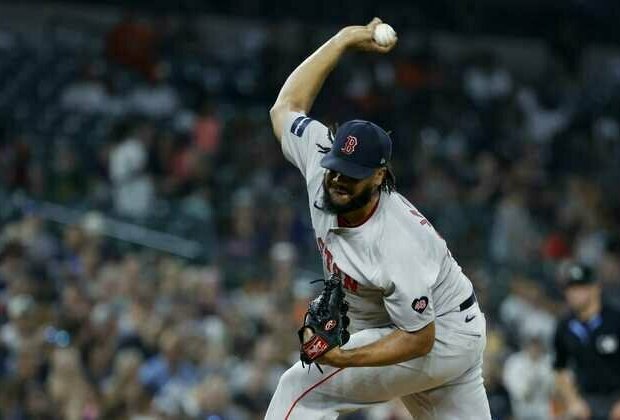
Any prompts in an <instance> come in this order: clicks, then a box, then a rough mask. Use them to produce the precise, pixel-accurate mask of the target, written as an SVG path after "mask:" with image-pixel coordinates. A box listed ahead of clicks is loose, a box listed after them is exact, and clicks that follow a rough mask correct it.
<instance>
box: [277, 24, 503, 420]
mask: <svg viewBox="0 0 620 420" xmlns="http://www.w3.org/2000/svg"><path fill="white" fill-rule="evenodd" d="M379 23H381V21H380V20H379V19H377V18H375V19H374V20H373V21H372V22H371V23H369V24H368V25H366V26H348V27H345V28H343V29H342V30H341V31H340V32H338V33H337V34H336V35H335V36H334V37H333V38H331V39H330V40H329V41H327V42H326V43H325V44H324V45H323V46H321V47H320V48H319V49H318V50H316V51H315V52H314V53H313V54H312V55H311V56H310V57H308V58H307V59H306V60H305V61H304V62H303V63H302V64H301V65H299V66H298V67H297V69H295V71H293V73H292V74H291V75H290V76H289V77H288V79H287V80H286V82H285V83H284V86H283V87H282V89H281V91H280V94H279V96H278V98H277V100H276V102H275V104H274V105H273V107H272V109H271V111H270V115H271V120H272V124H273V129H274V133H275V136H276V137H277V139H278V140H279V141H280V142H281V146H282V151H283V153H284V155H285V157H286V158H287V159H288V160H289V161H290V162H291V163H292V164H294V165H295V166H296V167H297V168H299V170H300V171H301V173H302V175H303V176H304V178H305V180H306V184H307V187H308V196H309V204H310V212H311V218H312V225H313V228H314V231H315V234H316V240H317V243H318V247H319V250H320V252H321V255H322V258H323V262H324V269H325V275H326V278H327V276H328V275H329V274H330V273H334V272H336V273H339V274H340V277H341V278H342V279H343V281H342V283H343V287H344V289H345V292H346V300H347V302H348V304H349V316H350V318H351V325H350V331H351V332H352V335H351V338H350V340H349V341H348V342H347V343H346V345H344V346H342V347H335V348H333V349H332V350H330V351H328V352H327V353H325V354H324V355H323V356H322V357H321V358H320V359H318V362H319V363H320V364H321V365H322V367H323V372H321V371H319V370H318V369H310V370H308V369H307V368H306V369H304V368H303V367H302V364H301V362H298V363H296V364H295V365H294V366H293V367H291V368H290V369H289V370H288V371H286V372H285V373H284V374H283V375H282V377H281V379H280V382H279V384H278V387H277V389H276V391H275V394H274V395H273V398H272V400H271V403H270V405H269V409H268V411H267V415H266V418H267V419H278V420H282V419H313V420H314V419H334V418H337V417H338V415H339V414H341V413H346V412H351V411H354V410H357V409H360V408H363V407H367V406H369V405H371V404H376V403H381V402H385V401H389V400H391V399H395V398H400V399H401V401H402V402H403V403H404V405H405V406H406V407H407V409H408V410H409V412H410V413H411V414H412V416H413V417H414V418H416V419H441V420H448V419H472V420H474V419H475V420H483V419H490V418H491V417H490V411H489V405H488V401H487V397H486V392H485V389H484V386H483V380H482V353H483V350H484V347H485V341H486V329H485V328H486V327H485V318H484V314H483V313H482V312H481V311H480V308H479V306H478V304H477V302H476V297H475V294H474V292H473V287H472V284H471V282H470V281H469V279H468V278H467V277H466V276H465V275H464V274H463V273H462V271H461V268H460V267H459V265H458V264H457V262H456V261H455V260H454V259H453V258H452V255H451V254H450V252H449V250H448V248H447V246H446V242H445V241H444V240H443V239H442V238H441V237H440V236H439V235H438V234H437V232H436V231H435V230H434V229H433V227H432V226H431V224H430V223H429V221H428V220H427V219H426V218H424V216H423V215H422V214H421V213H420V212H419V211H418V210H417V209H416V208H415V207H414V206H413V205H412V204H411V203H409V202H408V201H407V200H406V199H405V198H404V197H403V196H401V195H400V194H398V193H397V192H396V191H395V190H394V177H393V176H392V174H391V172H390V170H389V169H388V166H387V164H388V162H389V161H390V157H391V151H392V143H391V140H390V137H389V136H388V134H387V133H386V132H385V131H384V130H383V129H381V128H380V127H378V126H377V125H375V124H373V123H371V122H368V121H362V120H353V121H348V122H346V123H344V124H342V125H341V126H340V127H339V128H338V130H337V131H336V133H335V134H334V135H331V134H330V132H329V130H328V129H327V127H325V126H324V125H323V124H321V123H320V122H318V121H316V120H313V119H312V118H311V117H308V116H307V113H308V112H309V111H310V108H311V106H312V103H313V102H314V99H315V98H316V96H317V94H318V92H319V90H320V88H321V86H322V85H323V82H324V81H325V79H326V78H327V76H328V75H329V73H330V72H331V70H332V69H333V68H334V66H335V65H336V64H337V63H338V60H339V59H340V57H341V56H342V55H343V54H344V53H345V52H346V51H348V50H363V51H369V52H378V53H386V52H388V51H390V50H391V49H392V48H393V47H394V45H395V43H396V41H394V42H393V43H392V44H390V45H387V46H381V45H379V44H377V43H376V42H375V41H373V31H374V28H375V26H376V25H378V24H379Z"/></svg>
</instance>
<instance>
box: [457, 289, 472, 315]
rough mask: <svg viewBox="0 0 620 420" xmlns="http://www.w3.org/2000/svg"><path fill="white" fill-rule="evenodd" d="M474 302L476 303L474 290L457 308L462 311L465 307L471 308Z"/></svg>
mask: <svg viewBox="0 0 620 420" xmlns="http://www.w3.org/2000/svg"><path fill="white" fill-rule="evenodd" d="M474 303H476V292H471V296H470V297H468V298H467V299H465V300H464V301H463V303H461V304H460V305H459V310H460V311H464V310H465V309H468V308H471V306H472V305H473V304H474Z"/></svg>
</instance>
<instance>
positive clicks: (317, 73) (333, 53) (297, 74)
mask: <svg viewBox="0 0 620 420" xmlns="http://www.w3.org/2000/svg"><path fill="white" fill-rule="evenodd" d="M345 50H346V45H345V43H344V42H343V41H342V40H341V39H340V38H339V37H338V35H336V36H334V37H332V38H331V39H330V40H329V41H327V42H326V43H325V44H323V45H322V46H321V47H320V48H319V49H317V50H316V51H315V52H314V53H313V54H312V55H311V56H310V57H308V58H306V59H305V60H304V61H303V62H302V63H301V64H300V65H299V66H298V67H297V68H296V69H295V70H294V71H293V73H291V75H290V76H289V77H288V79H286V82H285V83H284V85H283V86H282V89H281V90H280V94H279V95H278V98H277V100H276V102H275V104H274V108H276V107H279V106H285V107H287V108H288V109H289V110H292V111H302V112H308V111H309V110H310V108H311V107H312V104H313V103H314V100H315V99H316V97H317V95H318V93H319V91H320V90H321V87H322V86H323V83H325V79H327V76H328V75H329V73H331V71H332V70H333V68H334V67H335V66H336V64H337V63H338V60H339V59H340V57H341V56H342V54H343V53H344V52H345Z"/></svg>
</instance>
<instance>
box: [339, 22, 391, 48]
mask: <svg viewBox="0 0 620 420" xmlns="http://www.w3.org/2000/svg"><path fill="white" fill-rule="evenodd" d="M380 23H382V22H381V19H379V18H377V17H376V18H374V19H373V20H371V21H370V23H369V24H368V25H365V26H347V27H345V28H342V29H341V30H340V32H338V34H337V35H336V38H337V39H338V40H339V41H341V42H343V43H344V45H345V46H346V47H347V48H351V49H356V50H361V51H369V52H378V53H382V54H385V53H387V52H389V51H391V50H392V48H394V46H395V45H396V42H397V41H398V38H396V39H395V40H394V42H392V43H391V44H389V45H385V46H381V45H379V44H377V42H376V41H375V40H374V39H373V34H374V31H375V27H376V26H377V25H379V24H380Z"/></svg>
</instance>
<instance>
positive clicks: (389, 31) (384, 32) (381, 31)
mask: <svg viewBox="0 0 620 420" xmlns="http://www.w3.org/2000/svg"><path fill="white" fill-rule="evenodd" d="M372 37H373V39H374V40H375V42H376V43H377V44H379V45H381V46H382V47H386V46H388V45H390V44H393V43H394V42H396V31H395V30H394V28H392V27H391V26H390V25H388V24H387V23H380V24H378V25H377V26H376V27H375V31H374V32H373V36H372Z"/></svg>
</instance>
